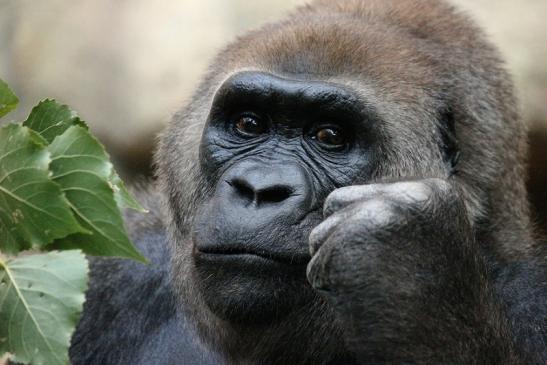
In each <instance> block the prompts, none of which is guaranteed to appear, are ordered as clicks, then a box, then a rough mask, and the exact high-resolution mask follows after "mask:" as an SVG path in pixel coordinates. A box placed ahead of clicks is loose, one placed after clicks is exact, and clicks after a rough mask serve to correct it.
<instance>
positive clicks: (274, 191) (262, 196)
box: [257, 185, 294, 204]
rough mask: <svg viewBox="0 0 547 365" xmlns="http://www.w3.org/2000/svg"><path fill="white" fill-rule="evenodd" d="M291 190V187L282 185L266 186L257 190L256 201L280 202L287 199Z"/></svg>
mask: <svg viewBox="0 0 547 365" xmlns="http://www.w3.org/2000/svg"><path fill="white" fill-rule="evenodd" d="M293 192H294V191H293V190H292V189H291V188H289V187H287V186H283V185H276V186H272V187H268V188H266V189H263V190H261V191H259V192H258V194H257V195H258V196H257V200H258V201H257V203H259V204H260V203H280V202H282V201H283V200H286V199H288V198H289V197H290V196H291V195H292V194H293Z"/></svg>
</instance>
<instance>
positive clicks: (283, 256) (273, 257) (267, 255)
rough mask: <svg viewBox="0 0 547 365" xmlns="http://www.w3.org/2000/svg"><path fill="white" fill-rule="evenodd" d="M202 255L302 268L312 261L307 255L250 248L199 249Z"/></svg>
mask: <svg viewBox="0 0 547 365" xmlns="http://www.w3.org/2000/svg"><path fill="white" fill-rule="evenodd" d="M197 251H198V252H199V253H201V254H206V255H209V256H218V257H221V256H230V257H234V258H235V257H241V258H245V257H247V258H249V257H253V256H255V257H258V258H261V259H266V260H270V261H277V262H280V263H283V264H287V265H295V266H302V265H307V264H308V262H309V261H310V256H309V255H305V254H288V253H280V252H267V251H257V250H252V249H248V248H231V247H230V248H226V247H206V248H197Z"/></svg>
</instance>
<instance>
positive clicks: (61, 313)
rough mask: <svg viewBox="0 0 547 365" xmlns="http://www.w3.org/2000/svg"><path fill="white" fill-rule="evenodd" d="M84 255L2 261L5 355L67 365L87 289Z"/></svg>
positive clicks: (1, 349)
mask: <svg viewBox="0 0 547 365" xmlns="http://www.w3.org/2000/svg"><path fill="white" fill-rule="evenodd" d="M87 274H88V265H87V260H86V259H85V257H84V255H83V254H82V253H81V252H80V251H65V252H50V253H48V254H43V255H31V256H23V257H20V258H17V259H14V260H8V261H2V259H1V258H0V323H1V324H2V325H0V354H3V353H6V352H9V353H10V354H12V355H13V356H12V360H14V361H15V362H21V363H32V364H33V365H42V364H44V365H66V364H68V348H69V345H70V338H71V336H72V332H74V328H75V326H76V324H77V323H78V320H79V317H80V313H81V312H82V306H83V303H84V299H85V296H84V292H85V290H86V288H87V277H88V275H87Z"/></svg>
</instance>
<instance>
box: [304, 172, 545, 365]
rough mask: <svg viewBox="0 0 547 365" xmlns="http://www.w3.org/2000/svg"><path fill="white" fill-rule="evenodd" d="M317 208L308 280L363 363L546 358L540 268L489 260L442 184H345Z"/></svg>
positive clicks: (449, 189) (453, 196)
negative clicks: (319, 215) (321, 217)
mask: <svg viewBox="0 0 547 365" xmlns="http://www.w3.org/2000/svg"><path fill="white" fill-rule="evenodd" d="M324 210H325V216H327V217H328V218H327V219H326V220H325V221H324V222H323V223H322V224H320V225H319V226H318V227H317V228H315V230H314V231H313V232H312V234H311V236H310V244H311V251H312V254H313V259H312V262H311V263H310V265H309V266H308V278H309V280H310V282H311V283H312V285H313V286H314V287H315V288H316V289H318V290H320V291H321V292H322V293H324V295H325V296H326V298H328V299H329V300H330V301H331V302H332V303H333V305H334V306H335V307H336V308H337V313H338V314H339V315H340V317H341V319H342V320H343V321H344V323H345V324H346V328H348V330H349V331H348V342H349V345H350V346H351V347H352V349H353V350H354V351H355V353H356V354H357V355H358V356H357V357H358V358H359V359H367V360H366V361H365V363H366V364H369V363H371V364H388V363H389V364H392V363H404V364H441V363H442V364H483V365H484V364H500V365H501V364H545V363H547V347H546V340H547V335H546V331H547V330H546V324H547V323H546V318H547V306H546V305H545V303H547V285H546V274H545V273H546V271H545V270H544V269H542V268H541V267H540V266H533V265H530V264H528V265H519V264H515V265H514V266H513V267H508V268H507V269H498V268H496V265H494V264H492V263H491V262H489V261H488V260H487V259H486V256H484V255H483V254H481V251H480V248H479V247H481V245H480V243H479V242H477V241H476V239H475V238H474V237H475V234H474V232H473V228H472V227H471V225H470V223H469V220H468V217H467V212H466V209H465V206H464V204H463V200H462V199H461V198H460V196H459V194H458V192H457V191H455V189H454V188H453V187H451V185H450V184H449V183H448V182H447V181H444V180H439V179H429V180H422V181H412V182H399V183H392V184H371V185H363V186H351V187H346V188H342V189H338V190H336V191H335V192H333V193H332V194H331V195H330V196H329V198H328V199H327V201H326V203H325V209H324Z"/></svg>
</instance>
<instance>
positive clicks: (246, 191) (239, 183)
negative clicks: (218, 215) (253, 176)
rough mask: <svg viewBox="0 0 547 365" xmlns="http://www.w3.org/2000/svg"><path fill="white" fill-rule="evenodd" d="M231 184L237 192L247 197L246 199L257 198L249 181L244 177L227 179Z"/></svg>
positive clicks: (252, 199)
mask: <svg viewBox="0 0 547 365" xmlns="http://www.w3.org/2000/svg"><path fill="white" fill-rule="evenodd" d="M226 182H227V183H228V184H229V185H230V186H232V187H233V188H234V189H235V190H236V191H237V193H238V194H239V195H240V196H242V197H243V198H245V200H248V201H251V202H252V201H254V200H255V192H254V189H253V188H252V186H251V185H249V183H248V182H247V181H245V180H243V179H233V180H232V181H231V182H230V181H226Z"/></svg>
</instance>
